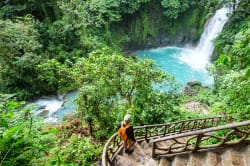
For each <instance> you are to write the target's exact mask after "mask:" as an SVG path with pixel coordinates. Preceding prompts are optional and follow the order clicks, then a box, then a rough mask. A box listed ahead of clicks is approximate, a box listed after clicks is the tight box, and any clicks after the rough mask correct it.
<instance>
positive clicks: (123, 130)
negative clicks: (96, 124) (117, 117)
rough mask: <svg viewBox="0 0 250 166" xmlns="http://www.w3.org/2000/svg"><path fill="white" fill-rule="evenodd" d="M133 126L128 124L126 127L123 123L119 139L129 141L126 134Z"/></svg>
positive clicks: (119, 131)
mask: <svg viewBox="0 0 250 166" xmlns="http://www.w3.org/2000/svg"><path fill="white" fill-rule="evenodd" d="M130 126H131V125H130V124H128V125H126V126H125V127H124V126H123V122H122V123H121V128H119V130H118V137H119V138H120V139H121V140H123V141H127V139H128V136H127V133H126V130H127V128H129V127H130Z"/></svg>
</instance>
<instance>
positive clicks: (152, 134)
mask: <svg viewBox="0 0 250 166" xmlns="http://www.w3.org/2000/svg"><path fill="white" fill-rule="evenodd" d="M226 120H227V117H224V116H221V117H210V118H198V119H189V120H181V121H176V122H170V123H165V124H155V125H144V126H136V127H134V133H135V137H136V139H137V142H140V141H143V140H145V141H149V140H150V139H154V138H159V137H165V136H169V135H174V134H179V133H184V132H189V131H192V130H197V129H204V128H209V127H213V126H217V125H219V122H221V121H226ZM117 135H118V134H117V133H115V134H113V135H112V136H111V137H110V138H109V139H108V141H107V142H106V144H105V146H104V149H103V154H102V165H103V166H110V165H112V164H113V161H114V159H115V157H116V156H117V155H118V154H119V153H120V151H121V150H122V148H123V146H122V145H123V143H122V142H121V141H120V139H119V138H118V137H117Z"/></svg>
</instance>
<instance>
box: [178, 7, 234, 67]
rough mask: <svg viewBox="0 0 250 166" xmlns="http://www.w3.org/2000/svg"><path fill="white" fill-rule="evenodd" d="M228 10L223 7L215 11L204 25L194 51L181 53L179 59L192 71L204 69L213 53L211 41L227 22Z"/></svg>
mask: <svg viewBox="0 0 250 166" xmlns="http://www.w3.org/2000/svg"><path fill="white" fill-rule="evenodd" d="M229 12H230V9H229V8H227V7H223V8H221V9H219V10H217V11H216V13H215V15H214V16H213V17H212V18H211V19H210V21H209V22H208V24H207V25H205V27H204V30H203V33H202V35H201V38H200V41H199V44H198V46H197V47H196V48H195V49H194V50H187V51H186V52H183V53H182V54H181V56H180V57H179V59H180V60H181V61H183V62H185V63H187V64H188V65H189V66H191V67H192V68H194V69H201V68H205V67H206V65H208V64H209V59H210V57H211V55H212V54H213V51H214V45H213V43H212V40H213V39H215V38H216V37H217V36H218V34H219V33H220V32H221V31H222V29H223V27H224V25H225V24H226V22H227V21H228V18H229V17H228V14H229Z"/></svg>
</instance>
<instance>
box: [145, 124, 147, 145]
mask: <svg viewBox="0 0 250 166" xmlns="http://www.w3.org/2000/svg"><path fill="white" fill-rule="evenodd" d="M147 136H148V129H147V127H146V128H145V141H147V142H148V138H147Z"/></svg>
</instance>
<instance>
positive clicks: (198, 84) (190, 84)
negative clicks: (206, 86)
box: [187, 80, 201, 88]
mask: <svg viewBox="0 0 250 166" xmlns="http://www.w3.org/2000/svg"><path fill="white" fill-rule="evenodd" d="M187 85H188V86H189V87H191V88H193V87H195V86H198V87H201V83H200V82H199V81H196V80H193V81H189V82H187Z"/></svg>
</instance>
